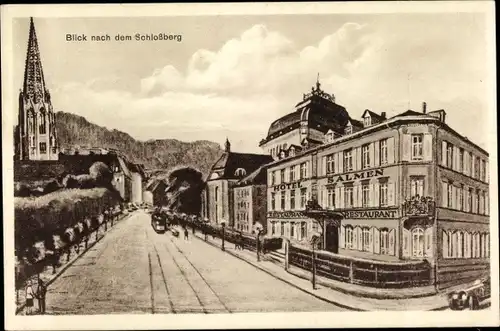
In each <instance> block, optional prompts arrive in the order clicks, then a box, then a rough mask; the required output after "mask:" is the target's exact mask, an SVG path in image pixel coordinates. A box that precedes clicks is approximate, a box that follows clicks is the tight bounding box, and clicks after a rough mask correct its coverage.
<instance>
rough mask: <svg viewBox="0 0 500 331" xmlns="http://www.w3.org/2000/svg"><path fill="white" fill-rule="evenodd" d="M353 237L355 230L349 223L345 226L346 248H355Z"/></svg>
mask: <svg viewBox="0 0 500 331" xmlns="http://www.w3.org/2000/svg"><path fill="white" fill-rule="evenodd" d="M353 237H354V231H353V228H352V226H350V225H348V226H346V227H345V248H350V249H352V248H353Z"/></svg>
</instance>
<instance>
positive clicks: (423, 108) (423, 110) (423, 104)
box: [422, 102, 427, 114]
mask: <svg viewBox="0 0 500 331" xmlns="http://www.w3.org/2000/svg"><path fill="white" fill-rule="evenodd" d="M422 112H423V113H424V114H426V113H427V103H426V102H422Z"/></svg>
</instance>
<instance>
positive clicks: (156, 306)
mask: <svg viewBox="0 0 500 331" xmlns="http://www.w3.org/2000/svg"><path fill="white" fill-rule="evenodd" d="M190 234H191V233H190ZM339 310H341V309H340V308H339V307H336V306H334V305H331V304H329V303H327V302H324V301H321V300H319V299H317V298H315V297H313V296H311V295H309V294H307V293H304V292H302V291H300V290H298V289H296V288H294V287H291V286H290V285H288V284H286V283H284V282H282V281H280V280H277V279H276V278H274V277H272V276H270V275H268V274H266V273H264V272H262V271H260V270H258V269H256V268H255V267H253V266H251V265H249V264H248V263H246V262H244V261H241V260H239V259H237V258H236V257H234V256H232V255H229V254H227V253H225V252H222V251H221V250H220V249H219V248H216V247H213V246H210V245H208V244H206V243H205V242H203V241H201V240H199V239H197V238H193V237H192V236H190V238H189V240H188V241H185V240H184V239H183V237H182V234H181V235H180V236H179V238H175V237H173V236H172V234H171V233H170V232H167V233H165V234H157V233H155V232H154V231H153V229H152V228H151V225H150V215H148V214H146V213H145V212H143V211H136V212H135V213H134V214H133V215H131V216H130V217H129V218H127V219H125V220H123V221H121V222H120V223H118V224H116V225H115V227H114V228H113V229H111V230H110V231H109V232H108V233H107V234H106V236H105V237H104V238H103V239H102V240H101V241H100V242H99V243H97V244H96V245H95V246H94V247H92V248H91V249H90V250H89V251H88V252H87V253H86V254H85V255H84V256H82V257H81V258H80V259H79V260H77V261H76V262H75V263H74V264H73V265H72V266H71V267H69V268H68V269H67V270H66V271H65V272H64V273H63V274H62V275H61V276H60V277H59V278H58V279H57V280H56V281H55V282H54V283H52V284H51V285H50V287H49V289H48V293H47V313H48V314H110V313H129V314H133V313H149V314H162V313H234V312H291V311H293V312H299V311H300V312H307V311H311V312H312V311H339Z"/></svg>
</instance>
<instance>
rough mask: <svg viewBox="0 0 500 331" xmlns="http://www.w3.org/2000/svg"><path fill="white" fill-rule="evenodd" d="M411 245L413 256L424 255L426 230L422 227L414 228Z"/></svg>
mask: <svg viewBox="0 0 500 331" xmlns="http://www.w3.org/2000/svg"><path fill="white" fill-rule="evenodd" d="M411 246H412V256H413V257H423V256H424V230H423V229H422V228H414V229H413V230H412V231H411Z"/></svg>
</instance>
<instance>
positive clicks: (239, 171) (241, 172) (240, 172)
mask: <svg viewBox="0 0 500 331" xmlns="http://www.w3.org/2000/svg"><path fill="white" fill-rule="evenodd" d="M246 174H247V172H246V170H245V169H243V168H238V169H236V171H235V173H234V175H235V176H236V177H243V176H245V175H246Z"/></svg>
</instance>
